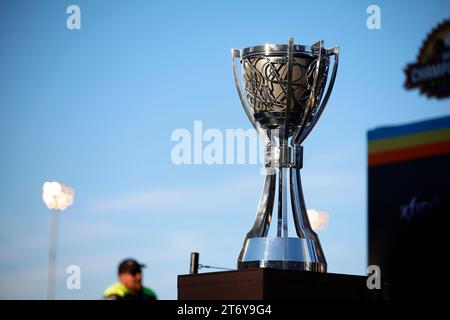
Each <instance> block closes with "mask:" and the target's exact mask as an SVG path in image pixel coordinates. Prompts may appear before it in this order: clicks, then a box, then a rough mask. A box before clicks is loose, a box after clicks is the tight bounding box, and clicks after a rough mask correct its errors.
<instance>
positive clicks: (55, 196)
mask: <svg viewBox="0 0 450 320" xmlns="http://www.w3.org/2000/svg"><path fill="white" fill-rule="evenodd" d="M42 189H43V193H42V200H43V201H44V203H45V205H46V206H47V208H48V209H50V210H51V224H50V242H49V250H48V274H47V300H53V299H54V298H55V278H56V251H57V244H58V215H59V213H58V210H60V211H63V210H65V209H66V208H67V207H69V206H70V205H72V204H73V200H74V196H75V192H74V190H73V189H72V188H71V187H68V186H65V185H63V184H61V183H58V182H45V183H44V185H43V188H42Z"/></svg>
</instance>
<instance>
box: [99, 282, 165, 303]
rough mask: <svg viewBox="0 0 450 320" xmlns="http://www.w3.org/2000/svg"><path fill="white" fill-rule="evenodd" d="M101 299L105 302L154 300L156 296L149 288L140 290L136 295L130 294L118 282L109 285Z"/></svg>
mask: <svg viewBox="0 0 450 320" xmlns="http://www.w3.org/2000/svg"><path fill="white" fill-rule="evenodd" d="M103 298H104V299H107V300H156V299H157V297H156V294H155V292H153V290H151V289H149V288H145V287H143V288H142V292H141V293H140V294H138V295H134V294H131V292H130V291H129V290H128V289H127V287H125V286H124V285H123V284H121V283H120V282H117V283H114V284H112V285H110V286H109V287H108V288H107V289H106V290H105V292H104V293H103Z"/></svg>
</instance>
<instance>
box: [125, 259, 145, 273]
mask: <svg viewBox="0 0 450 320" xmlns="http://www.w3.org/2000/svg"><path fill="white" fill-rule="evenodd" d="M142 268H145V264H141V263H139V262H137V261H136V260H134V259H125V260H123V261H122V262H121V263H120V264H119V274H122V273H130V274H132V275H135V274H137V273H142Z"/></svg>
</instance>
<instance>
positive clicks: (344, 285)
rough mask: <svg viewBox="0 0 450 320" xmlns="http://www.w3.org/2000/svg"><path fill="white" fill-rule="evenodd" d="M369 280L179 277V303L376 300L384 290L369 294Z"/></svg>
mask: <svg viewBox="0 0 450 320" xmlns="http://www.w3.org/2000/svg"><path fill="white" fill-rule="evenodd" d="M366 280H367V277H364V276H354V275H344V274H334V273H325V274H324V273H315V272H308V271H287V270H276V269H247V270H237V271H226V272H212V273H201V274H196V275H180V276H178V299H180V300H216V299H224V300H229V299H238V300H240V299H250V300H263V299H264V300H265V299H309V300H316V299H318V300H320V299H350V300H373V299H378V298H381V297H382V294H381V292H380V290H369V289H368V288H367V285H366Z"/></svg>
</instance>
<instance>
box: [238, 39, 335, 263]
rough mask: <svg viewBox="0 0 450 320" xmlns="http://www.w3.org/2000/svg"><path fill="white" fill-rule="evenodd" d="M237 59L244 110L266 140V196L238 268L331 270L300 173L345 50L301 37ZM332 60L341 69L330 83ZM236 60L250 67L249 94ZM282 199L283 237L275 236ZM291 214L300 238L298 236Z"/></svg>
mask: <svg viewBox="0 0 450 320" xmlns="http://www.w3.org/2000/svg"><path fill="white" fill-rule="evenodd" d="M232 55H233V72H234V79H235V82H236V88H237V91H238V94H239V98H240V100H241V103H242V106H243V107H244V111H245V113H246V114H247V116H248V118H249V119H250V122H251V123H252V125H253V126H254V128H255V129H256V130H257V131H258V132H259V134H260V135H261V136H262V138H263V139H264V140H265V141H266V155H265V167H266V175H265V182H264V187H263V193H262V196H261V199H260V202H259V207H258V211H257V214H256V219H255V222H254V224H253V227H252V228H251V230H250V231H249V232H248V233H247V235H246V237H245V240H244V244H243V246H242V250H241V252H240V254H239V258H238V268H239V269H246V268H254V267H256V268H275V269H287V270H308V271H316V272H326V270H327V262H326V259H325V256H324V254H323V251H322V247H321V245H320V241H319V238H318V236H317V234H316V233H315V232H314V231H313V230H312V228H311V225H310V222H309V219H308V215H307V212H306V206H305V201H304V199H303V191H302V185H301V180H300V169H301V168H302V158H303V147H302V142H303V141H304V140H305V138H306V137H307V136H308V134H309V133H310V132H311V130H312V128H314V125H315V124H316V123H317V121H318V120H319V117H320V115H321V114H322V112H323V110H324V108H325V106H326V104H327V102H328V99H329V97H330V94H331V91H332V89H333V85H334V80H335V78H336V72H337V67H338V57H339V47H338V46H336V47H333V48H329V49H326V48H324V47H323V41H320V42H317V43H316V44H314V45H312V46H304V45H295V44H294V40H293V38H289V41H288V45H270V44H266V45H262V46H254V47H248V48H245V49H243V50H241V51H239V50H235V49H233V50H232ZM332 56H333V57H334V59H333V60H334V62H333V71H332V72H331V77H330V78H329V79H328V73H329V70H330V58H331V57H332ZM236 58H240V62H241V65H242V83H243V90H242V89H241V85H240V81H239V75H238V70H237V67H236ZM327 82H328V85H327ZM288 185H289V188H288V187H287V186H288ZM288 193H289V194H288ZM288 196H289V198H290V205H288ZM275 200H276V204H277V205H276V207H277V220H276V223H277V235H276V237H275V236H273V237H269V236H268V233H269V228H270V225H271V222H272V212H273V210H274V204H275ZM290 212H291V213H292V217H293V223H294V227H295V234H296V236H291V237H289V234H288V213H290Z"/></svg>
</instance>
